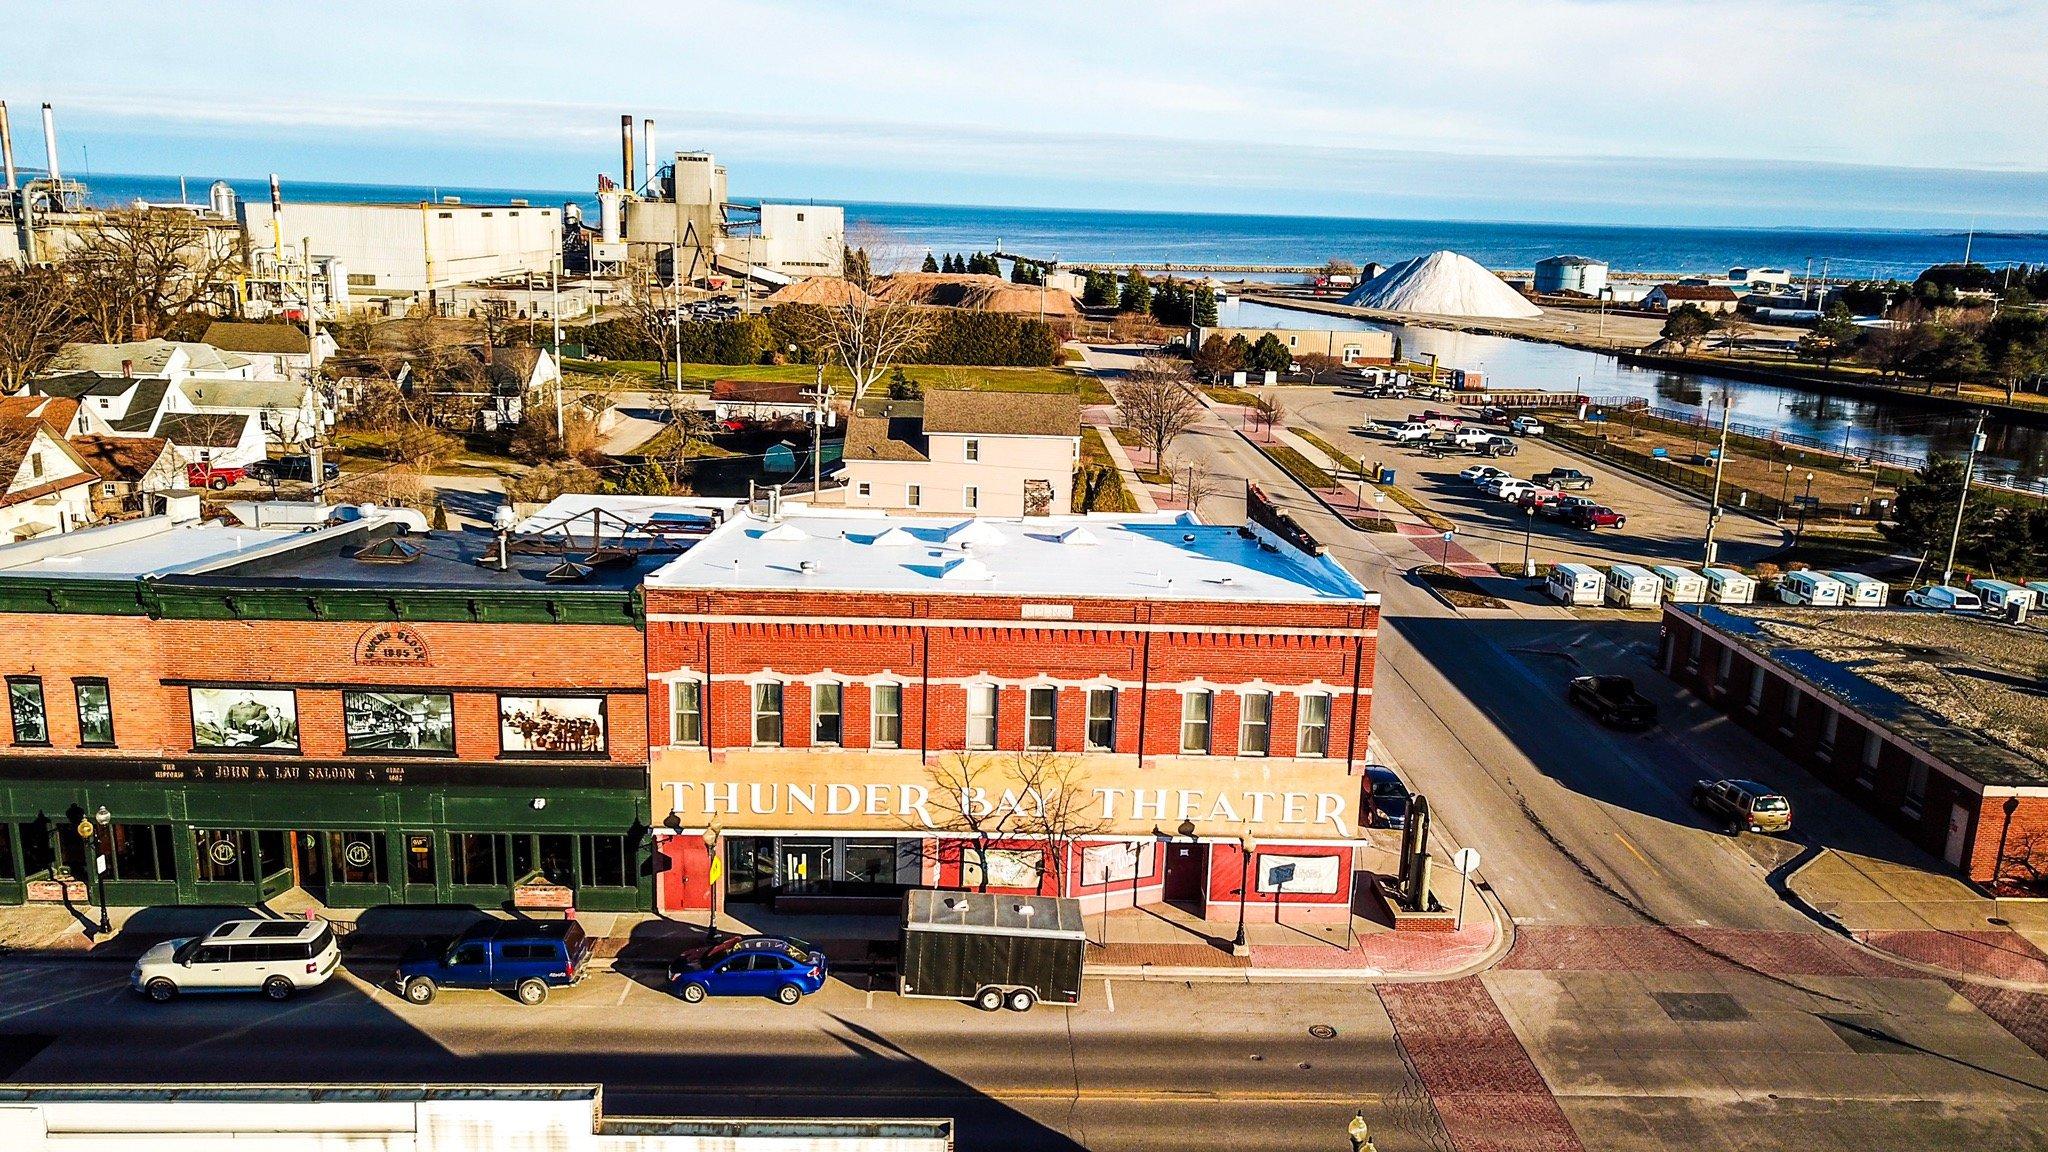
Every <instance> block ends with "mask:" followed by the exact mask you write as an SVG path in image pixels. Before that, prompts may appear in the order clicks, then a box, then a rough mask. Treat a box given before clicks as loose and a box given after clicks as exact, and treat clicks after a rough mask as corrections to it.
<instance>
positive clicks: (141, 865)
mask: <svg viewBox="0 0 2048 1152" xmlns="http://www.w3.org/2000/svg"><path fill="white" fill-rule="evenodd" d="M108 831H109V836H110V838H111V839H112V840H113V845H114V850H113V851H112V852H111V853H109V854H108V855H109V857H110V859H109V860H108V862H107V878H108V879H109V880H176V879H177V878H178V862H177V855H176V852H175V850H174V849H173V847H172V845H171V834H172V833H171V825H169V824H115V825H112V826H111V827H110V828H109V830H108Z"/></svg>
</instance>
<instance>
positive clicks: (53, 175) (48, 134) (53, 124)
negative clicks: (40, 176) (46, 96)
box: [43, 104, 64, 186]
mask: <svg viewBox="0 0 2048 1152" xmlns="http://www.w3.org/2000/svg"><path fill="white" fill-rule="evenodd" d="M43 153H44V155H46V156H47V157H49V161H50V183H51V185H52V186H55V185H58V184H61V183H63V181H64V176H63V174H62V173H61V172H59V171H57V118H56V117H55V116H53V115H51V114H50V106H49V105H48V104H45V105H43Z"/></svg>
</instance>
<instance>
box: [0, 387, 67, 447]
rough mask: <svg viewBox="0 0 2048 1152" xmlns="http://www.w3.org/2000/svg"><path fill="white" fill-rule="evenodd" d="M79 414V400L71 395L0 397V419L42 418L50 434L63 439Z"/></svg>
mask: <svg viewBox="0 0 2048 1152" xmlns="http://www.w3.org/2000/svg"><path fill="white" fill-rule="evenodd" d="M77 415H78V401H77V400H74V399H72V398H71V397H69V396H8V397H6V398H4V399H0V419H10V420H11V419H17V418H29V419H36V420H41V421H42V422H43V427H45V428H48V429H49V430H50V435H52V436H55V437H57V438H58V439H59V440H62V439H63V438H64V437H65V435H66V434H68V433H69V432H70V431H71V421H72V419H73V418H74V417H76V416H77Z"/></svg>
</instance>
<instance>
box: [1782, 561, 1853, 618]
mask: <svg viewBox="0 0 2048 1152" xmlns="http://www.w3.org/2000/svg"><path fill="white" fill-rule="evenodd" d="M1848 591H1849V589H1848V588H1847V587H1845V586H1844V585H1843V584H1842V582H1841V581H1840V580H1837V579H1835V578H1834V577H1833V576H1830V575H1828V574H1827V573H1825V572H1816V571H1814V570H1813V569H1811V568H1802V569H1800V570H1799V571H1797V572H1787V573H1785V578H1784V579H1782V580H1780V581H1778V599H1780V600H1783V601H1784V602H1785V603H1787V604H1808V605H1811V606H1813V607H1815V608H1840V607H1841V606H1842V599H1843V597H1844V596H1845V595H1846V594H1847V593H1848Z"/></svg>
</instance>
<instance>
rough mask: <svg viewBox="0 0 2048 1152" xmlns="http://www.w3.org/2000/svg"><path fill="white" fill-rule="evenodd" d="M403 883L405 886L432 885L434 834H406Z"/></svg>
mask: <svg viewBox="0 0 2048 1152" xmlns="http://www.w3.org/2000/svg"><path fill="white" fill-rule="evenodd" d="M405 882H406V883H407V884H432V883H433V882H434V834H433V833H432V832H407V833H406V834H405Z"/></svg>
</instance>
